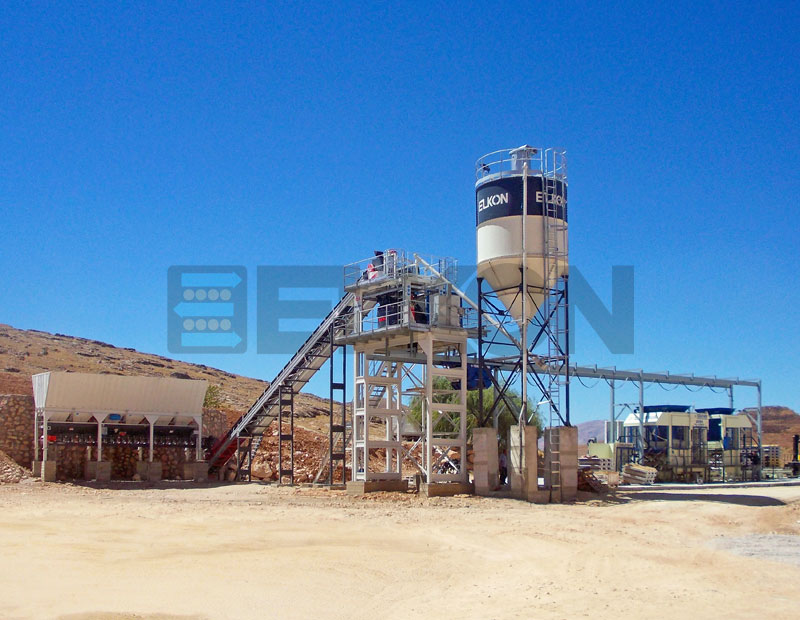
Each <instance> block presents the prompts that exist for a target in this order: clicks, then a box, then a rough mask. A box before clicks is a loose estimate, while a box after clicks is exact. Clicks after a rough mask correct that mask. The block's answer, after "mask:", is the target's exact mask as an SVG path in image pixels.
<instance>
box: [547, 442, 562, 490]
mask: <svg viewBox="0 0 800 620" xmlns="http://www.w3.org/2000/svg"><path fill="white" fill-rule="evenodd" d="M547 433H548V436H547V444H548V446H549V453H548V455H547V456H548V459H549V460H548V461H547V463H546V466H547V472H548V484H549V487H550V501H551V502H560V501H561V446H560V434H559V430H558V429H557V428H552V427H551V428H548V429H547Z"/></svg>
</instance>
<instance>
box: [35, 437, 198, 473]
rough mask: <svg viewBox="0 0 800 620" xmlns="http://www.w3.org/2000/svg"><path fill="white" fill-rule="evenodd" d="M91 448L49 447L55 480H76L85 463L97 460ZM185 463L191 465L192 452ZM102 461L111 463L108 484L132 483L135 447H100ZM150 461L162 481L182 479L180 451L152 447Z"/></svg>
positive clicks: (182, 454)
mask: <svg viewBox="0 0 800 620" xmlns="http://www.w3.org/2000/svg"><path fill="white" fill-rule="evenodd" d="M95 450H96V449H95V447H94V446H83V445H64V444H50V447H49V448H48V455H47V458H48V460H55V461H56V462H57V463H58V466H57V468H56V478H57V479H58V480H80V479H82V478H83V475H84V467H85V465H86V461H87V460H89V459H92V460H95V459H97V452H96V451H95ZM190 452H191V454H190V456H189V462H193V461H194V449H191V450H190ZM147 453H148V450H147V448H143V449H142V460H144V461H146V460H147ZM103 460H104V461H111V479H112V480H132V479H133V476H134V474H135V473H136V463H137V461H139V450H138V448H136V447H135V446H114V445H103ZM153 460H154V461H161V464H162V466H163V470H162V471H163V474H162V478H164V480H177V479H180V478H182V477H183V464H184V463H186V462H187V460H186V456H185V451H184V448H183V447H179V446H155V447H154V448H153Z"/></svg>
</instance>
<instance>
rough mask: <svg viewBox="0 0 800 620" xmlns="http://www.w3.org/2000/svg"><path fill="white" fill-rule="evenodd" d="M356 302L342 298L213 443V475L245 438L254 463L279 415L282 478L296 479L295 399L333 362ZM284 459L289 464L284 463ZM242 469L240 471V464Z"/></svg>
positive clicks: (211, 462) (211, 461)
mask: <svg viewBox="0 0 800 620" xmlns="http://www.w3.org/2000/svg"><path fill="white" fill-rule="evenodd" d="M354 302H355V297H354V296H353V294H352V293H347V294H345V295H344V297H342V299H341V300H340V301H339V303H338V304H336V306H335V307H334V308H333V310H331V312H330V313H329V314H328V316H326V317H325V319H323V321H322V322H321V323H320V325H319V327H317V329H316V330H314V332H313V333H312V334H311V335H310V336H309V337H308V339H307V340H306V341H305V342H304V343H303V345H302V346H301V347H300V349H298V351H297V353H295V354H294V356H293V357H292V359H291V360H290V361H289V363H288V364H286V366H284V367H283V369H282V370H281V371H280V372H279V373H278V376H277V377H275V379H274V380H273V381H272V382H271V383H270V384H269V387H268V388H267V389H266V390H264V392H263V393H262V394H261V396H259V398H258V400H256V402H255V403H253V406H252V407H250V410H249V411H248V412H247V413H246V414H244V415H243V416H242V417H241V418H239V420H238V421H237V422H236V423H235V424H234V425H233V426H232V427H231V429H230V430H229V431H228V432H227V433H226V434H225V435H224V436H223V437H221V438H220V439H218V440H217V441H216V442H215V443H214V445H213V446H212V448H211V455H210V456H209V459H208V464H209V468H210V469H211V470H212V471H214V470H217V469H219V468H221V467H222V466H223V465H224V464H225V463H226V462H227V461H228V460H229V459H230V458H231V457H232V456H233V455H234V454H235V453H236V452H237V451H238V450H239V447H240V445H242V444H243V443H244V442H245V441H246V439H245V438H252V441H251V443H250V450H249V459H250V461H249V462H250V463H252V459H253V457H254V456H255V450H257V449H258V446H259V445H260V443H261V437H262V436H263V435H264V433H265V432H266V430H267V428H269V426H270V424H272V422H273V421H274V420H275V419H276V418H278V417H279V415H280V417H281V422H284V418H286V416H288V419H286V422H287V423H288V424H282V428H281V429H280V430H279V439H280V442H279V443H280V445H281V447H286V448H287V450H286V451H285V452H284V451H282V452H281V454H282V457H281V466H280V470H281V471H280V478H281V479H282V480H283V479H285V478H286V477H288V478H289V479H290V480H292V479H293V459H292V458H291V456H290V454H293V439H292V437H293V434H294V424H293V418H294V415H293V401H294V398H293V396H294V394H297V393H298V392H300V390H302V389H303V387H304V386H305V385H306V384H307V383H308V382H309V381H310V380H311V378H312V377H313V376H314V374H316V372H317V371H318V370H319V369H320V368H321V367H322V366H323V365H324V364H325V362H327V361H329V360H332V358H333V353H334V352H335V351H336V349H337V348H338V345H337V344H336V341H337V339H338V338H339V336H341V335H343V334H344V332H345V329H346V324H345V322H346V321H347V318H346V317H348V315H351V312H352V308H353V304H354ZM285 431H286V432H285ZM337 456H338V455H337ZM284 459H286V460H287V461H288V462H284ZM239 465H240V467H241V463H240V464H239Z"/></svg>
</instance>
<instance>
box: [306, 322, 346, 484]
mask: <svg viewBox="0 0 800 620" xmlns="http://www.w3.org/2000/svg"><path fill="white" fill-rule="evenodd" d="M334 330H335V325H334V324H331V327H330V336H329V337H330V342H331V347H330V372H331V375H330V386H331V391H330V401H329V406H330V424H329V428H330V436H329V437H328V484H329V485H332V484H333V473H334V471H336V470H337V469H338V468H339V466H341V468H342V480H341V483H342V484H344V483H345V482H346V478H347V476H346V472H347V462H346V458H345V454H346V452H347V449H346V447H347V389H346V385H347V349H346V347H345V348H344V350H343V351H342V380H341V381H336V380H335V378H334V366H335V364H334V353H335V352H336V350H335V347H334V346H333V344H334V342H335V339H334V336H335V331H334ZM337 392H338V393H339V395H340V396H341V398H340V399H339V405H340V407H341V412H340V414H339V415H338V416H337V415H336V414H335V412H334V407H333V403H334V400H337V399H336V398H335V395H336V393H337ZM320 471H321V470H320ZM317 476H319V474H317ZM314 482H316V478H315V479H314Z"/></svg>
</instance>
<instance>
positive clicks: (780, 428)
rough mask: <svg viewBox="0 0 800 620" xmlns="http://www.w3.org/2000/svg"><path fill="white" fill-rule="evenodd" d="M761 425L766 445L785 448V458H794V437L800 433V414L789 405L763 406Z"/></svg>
mask: <svg viewBox="0 0 800 620" xmlns="http://www.w3.org/2000/svg"><path fill="white" fill-rule="evenodd" d="M761 418H762V421H761V426H762V433H763V438H764V444H765V445H778V446H780V447H781V448H783V449H784V455H783V456H784V459H785V460H787V461H789V460H791V458H792V437H793V436H794V435H800V415H799V414H797V412H795V411H793V410H791V409H789V408H788V407H780V406H778V407H762V408H761Z"/></svg>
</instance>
